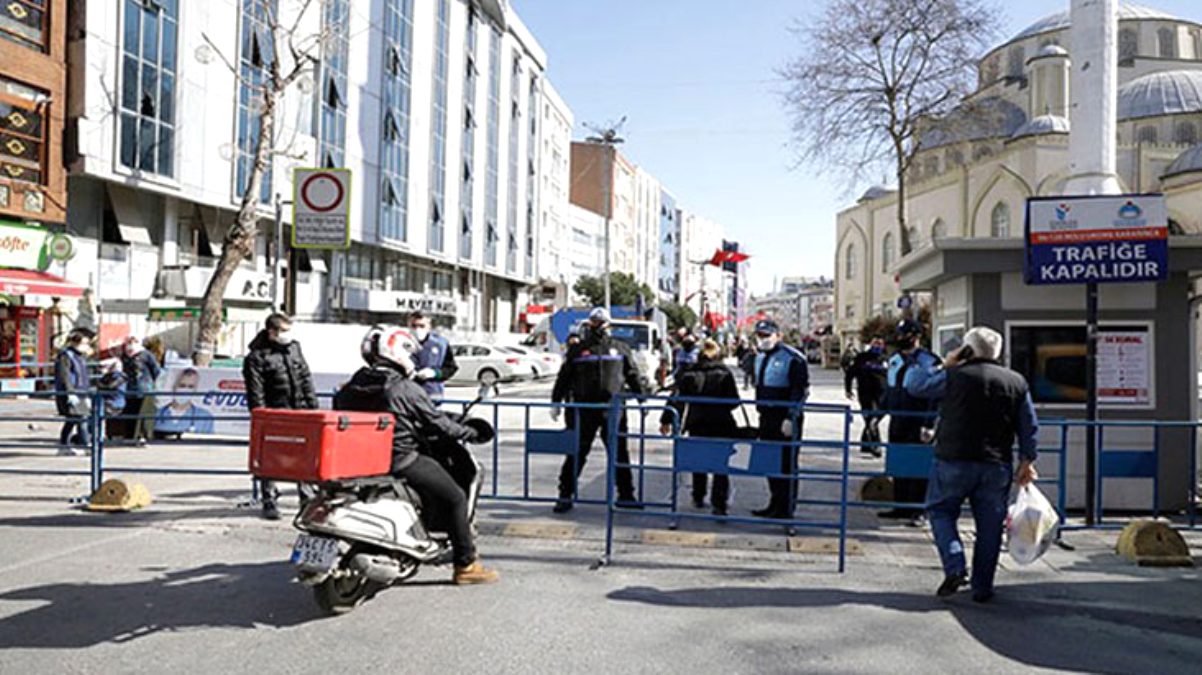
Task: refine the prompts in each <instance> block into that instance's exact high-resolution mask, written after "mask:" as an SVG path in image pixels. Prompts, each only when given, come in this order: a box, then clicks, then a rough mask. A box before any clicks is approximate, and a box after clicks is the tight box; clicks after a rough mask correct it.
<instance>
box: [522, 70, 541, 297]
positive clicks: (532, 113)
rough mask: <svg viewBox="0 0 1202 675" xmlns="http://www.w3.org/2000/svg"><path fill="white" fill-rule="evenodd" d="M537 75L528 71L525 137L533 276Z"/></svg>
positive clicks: (529, 269)
mask: <svg viewBox="0 0 1202 675" xmlns="http://www.w3.org/2000/svg"><path fill="white" fill-rule="evenodd" d="M538 86H539V82H538V76H536V75H535V74H534V72H533V71H531V73H530V92H529V95H528V96H527V102H526V114H527V115H529V117H530V129H529V131H530V135H529V136H527V137H526V164H527V166H526V265H525V271H526V276H528V277H532V276H534V254H535V245H534V244H535V242H534V237H535V232H537V227H536V226H537V223H536V222H535V215H534V214H535V212H536V211H537V203H536V189H537V187H538V176H537V173H538V162H537V160H538Z"/></svg>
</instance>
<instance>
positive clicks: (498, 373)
mask: <svg viewBox="0 0 1202 675" xmlns="http://www.w3.org/2000/svg"><path fill="white" fill-rule="evenodd" d="M451 349H452V353H454V354H455V363H456V364H458V365H459V372H457V373H455V376H454V377H452V378H451V383H452V384H467V383H476V382H482V381H483V380H484V379H486V378H487V377H488V374H489V373H491V374H492V375H493V376H495V377H496V379H497V380H498V381H500V382H513V381H515V380H529V379H532V378H533V377H534V365H533V364H532V363H531V362H530V361H528V360H526V358H525V357H523V356H522V355H521V354H515V353H513V352H507V351H504V348H502V347H493V346H489V345H482V344H471V343H468V344H456V345H453V346H452V348H451Z"/></svg>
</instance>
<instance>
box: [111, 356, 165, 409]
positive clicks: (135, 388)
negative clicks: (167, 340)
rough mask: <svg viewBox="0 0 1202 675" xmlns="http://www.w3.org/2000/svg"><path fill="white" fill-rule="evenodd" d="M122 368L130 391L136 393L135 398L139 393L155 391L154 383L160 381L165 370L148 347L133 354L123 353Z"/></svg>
mask: <svg viewBox="0 0 1202 675" xmlns="http://www.w3.org/2000/svg"><path fill="white" fill-rule="evenodd" d="M121 368H122V370H124V371H125V379H126V381H127V382H128V383H129V384H128V386H129V392H130V394H131V395H135V398H136V395H137V394H141V393H149V392H151V391H154V383H155V382H157V381H158V379H159V375H160V374H161V373H162V372H163V368H162V366H160V365H159V360H158V359H156V358H155V357H154V354H151V353H150V350H148V349H143V350H142V351H140V352H138V353H137V354H134V355H133V356H129V355H128V354H125V355H122V356H121Z"/></svg>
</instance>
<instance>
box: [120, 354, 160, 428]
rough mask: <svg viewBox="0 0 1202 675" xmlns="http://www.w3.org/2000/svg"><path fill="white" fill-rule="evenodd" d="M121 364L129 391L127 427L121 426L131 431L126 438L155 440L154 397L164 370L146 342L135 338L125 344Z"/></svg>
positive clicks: (126, 406) (125, 412) (126, 405)
mask: <svg viewBox="0 0 1202 675" xmlns="http://www.w3.org/2000/svg"><path fill="white" fill-rule="evenodd" d="M121 363H122V366H123V367H124V370H125V378H126V381H127V383H128V384H127V387H128V392H129V393H128V395H127V396H126V401H125V411H124V413H123V415H124V416H125V417H126V419H125V420H123V421H124V422H125V424H123V425H121V426H122V427H123V428H124V429H126V430H127V431H126V435H125V437H126V438H129V439H131V440H133V441H134V442H135V443H138V444H144V443H145V442H146V441H147V440H148V439H149V438H150V437H151V433H150V429H151V428H152V426H153V424H154V415H155V411H154V400H153V398H151V396H152V395H153V393H154V389H155V383H156V382H158V380H159V375H161V374H162V372H163V367H162V364H160V362H159V360H158V359H157V358H156V357H155V355H154V354H153V353H152V352H151V351H150V350H148V349H146V348H145V347H144V346H143V345H142V341H141V340H139V339H138V338H136V337H132V336H131V337H130V338H129V339H127V340H126V341H125V348H124V350H123V351H122V354H121ZM148 398H150V400H149V401H147V399H148ZM147 403H149V406H147V405H146V404H147Z"/></svg>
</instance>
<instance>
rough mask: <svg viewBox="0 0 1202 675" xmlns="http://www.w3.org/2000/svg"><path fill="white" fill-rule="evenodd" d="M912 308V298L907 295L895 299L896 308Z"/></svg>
mask: <svg viewBox="0 0 1202 675" xmlns="http://www.w3.org/2000/svg"><path fill="white" fill-rule="evenodd" d="M913 306H914V298H912V297H910V296H908V295H903V296H901V297H900V298H898V299H897V308H898V309H910V308H911V307H913Z"/></svg>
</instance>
